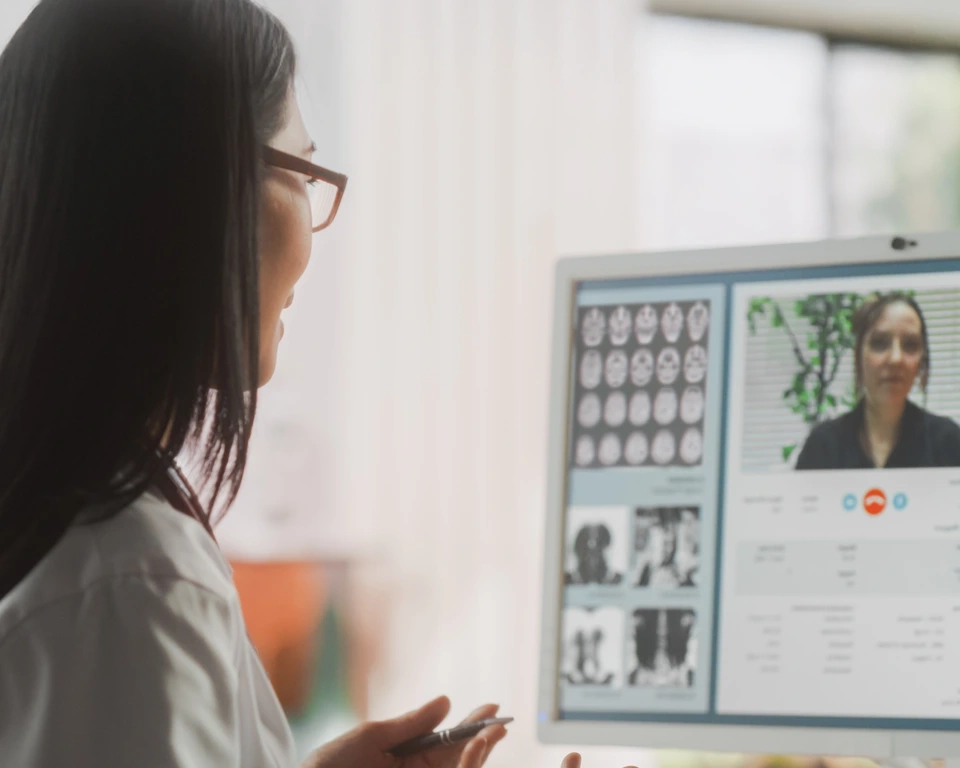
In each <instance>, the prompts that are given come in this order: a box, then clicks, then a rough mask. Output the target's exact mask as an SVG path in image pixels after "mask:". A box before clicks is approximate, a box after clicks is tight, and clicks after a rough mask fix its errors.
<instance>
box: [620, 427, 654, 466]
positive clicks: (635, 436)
mask: <svg viewBox="0 0 960 768" xmlns="http://www.w3.org/2000/svg"><path fill="white" fill-rule="evenodd" d="M623 456H624V458H625V459H626V460H627V464H633V465H634V466H636V465H639V464H643V463H644V462H645V461H646V460H647V459H648V458H649V457H650V443H649V441H648V440H647V436H646V435H645V434H643V432H633V433H632V434H631V435H630V437H628V438H627V444H626V445H625V446H624V449H623Z"/></svg>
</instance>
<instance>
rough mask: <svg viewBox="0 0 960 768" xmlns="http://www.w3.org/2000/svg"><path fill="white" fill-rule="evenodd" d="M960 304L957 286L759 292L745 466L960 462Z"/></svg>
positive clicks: (749, 361)
mask: <svg viewBox="0 0 960 768" xmlns="http://www.w3.org/2000/svg"><path fill="white" fill-rule="evenodd" d="M859 282H862V281H859ZM851 287H854V286H853V283H851ZM957 307H960V289H953V288H951V289H921V290H914V291H911V290H903V291H891V290H887V291H869V292H858V291H855V290H851V291H845V292H832V293H799V292H798V293H797V294H794V295H784V296H765V295H762V294H758V295H751V296H750V299H749V307H748V309H747V316H746V318H743V319H745V320H746V325H747V335H746V341H745V344H746V375H745V379H744V403H749V404H750V407H749V408H744V431H743V456H742V461H743V469H744V471H746V472H755V471H769V470H791V469H793V470H834V469H836V470H840V469H870V468H887V469H899V468H918V467H956V466H960V426H958V420H960V397H958V396H957V393H956V387H954V386H953V385H952V382H951V378H952V373H953V371H955V370H956V367H957V365H958V364H960V314H958V313H957V310H956V308H957Z"/></svg>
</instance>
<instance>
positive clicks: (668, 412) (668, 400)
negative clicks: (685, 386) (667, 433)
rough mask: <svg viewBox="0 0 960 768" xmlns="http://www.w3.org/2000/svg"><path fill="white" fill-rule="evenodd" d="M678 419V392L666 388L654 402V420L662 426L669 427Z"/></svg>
mask: <svg viewBox="0 0 960 768" xmlns="http://www.w3.org/2000/svg"><path fill="white" fill-rule="evenodd" d="M676 419H677V392H676V390H674V389H670V388H669V387H664V388H663V389H661V390H660V391H659V392H657V397H656V399H655V400H654V401H653V420H654V421H656V422H657V424H660V425H661V426H664V427H666V426H669V425H670V424H672V423H673V422H674V421H676Z"/></svg>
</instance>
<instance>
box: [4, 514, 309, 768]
mask: <svg viewBox="0 0 960 768" xmlns="http://www.w3.org/2000/svg"><path fill="white" fill-rule="evenodd" d="M0 765H2V766H4V767H5V768H67V766H69V767H70V768H113V767H114V766H116V767H117V768H121V767H124V766H137V768H154V767H156V768H179V766H190V768H194V767H196V768H205V767H206V766H210V768H273V767H280V766H282V767H283V768H288V767H289V766H294V765H296V756H295V751H294V743H293V738H292V736H291V733H290V729H289V727H288V725H287V721H286V718H285V717H284V714H283V711H282V710H281V707H280V704H279V702H278V701H277V698H276V695H275V693H274V691H273V688H272V686H271V685H270V682H269V680H268V678H267V676H266V673H265V672H264V669H263V666H262V665H261V664H260V660H259V658H258V657H257V654H256V651H255V650H254V648H253V646H252V644H251V643H250V640H249V638H248V636H247V633H246V629H245V626H244V622H243V616H242V614H241V611H240V603H239V600H238V597H237V592H236V589H235V588H234V586H233V581H232V574H231V570H230V566H229V565H228V564H227V562H226V560H225V559H224V558H223V556H222V555H221V553H220V550H219V548H218V547H217V545H216V543H215V542H214V541H213V540H212V539H211V537H210V536H209V534H207V532H206V531H205V530H204V529H203V527H202V526H201V525H200V524H199V523H198V522H197V521H195V520H193V519H191V518H189V517H187V516H186V515H183V514H181V513H179V512H177V511H176V510H174V509H173V508H172V507H170V506H169V505H168V504H167V503H166V502H165V501H162V500H160V499H159V498H157V497H155V496H152V495H147V496H144V497H143V498H142V499H141V500H139V501H138V502H136V503H135V504H133V505H132V506H131V507H130V508H129V509H127V510H125V511H124V512H122V513H121V514H119V515H117V516H116V517H113V518H111V519H109V520H106V521H103V522H100V523H96V524H93V525H76V526H74V527H72V528H71V529H70V530H69V531H68V533H67V534H66V536H65V537H64V538H63V540H61V541H60V542H59V543H58V544H57V546H56V547H55V548H54V549H53V550H52V551H51V552H50V554H49V555H48V556H47V557H46V558H45V559H44V560H43V561H42V562H41V563H40V564H39V565H38V566H37V567H36V568H34V570H33V571H32V572H31V573H30V574H29V575H28V576H27V577H26V578H25V579H24V580H23V581H22V582H21V583H20V584H18V585H17V586H16V587H15V588H14V590H13V591H12V592H10V593H9V594H8V595H7V596H6V597H4V598H3V599H2V600H0Z"/></svg>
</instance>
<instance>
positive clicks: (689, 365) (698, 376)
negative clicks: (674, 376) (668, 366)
mask: <svg viewBox="0 0 960 768" xmlns="http://www.w3.org/2000/svg"><path fill="white" fill-rule="evenodd" d="M683 375H684V377H686V379H687V381H688V382H689V383H691V384H699V383H700V382H701V381H703V379H704V377H705V376H706V375H707V350H705V349H704V348H703V347H701V346H700V345H699V344H695V345H694V346H692V347H690V349H688V350H687V354H686V355H685V356H684V358H683Z"/></svg>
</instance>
